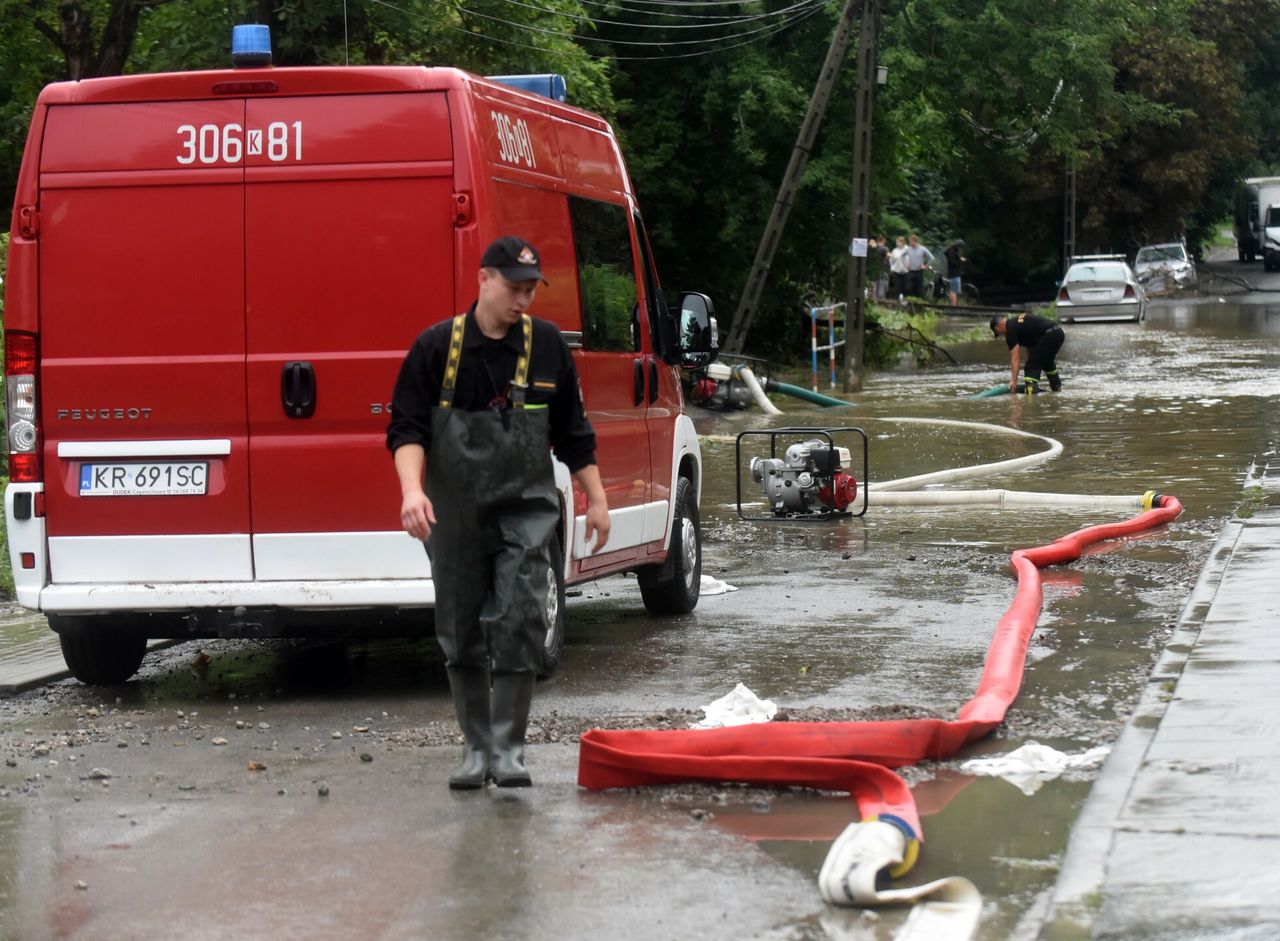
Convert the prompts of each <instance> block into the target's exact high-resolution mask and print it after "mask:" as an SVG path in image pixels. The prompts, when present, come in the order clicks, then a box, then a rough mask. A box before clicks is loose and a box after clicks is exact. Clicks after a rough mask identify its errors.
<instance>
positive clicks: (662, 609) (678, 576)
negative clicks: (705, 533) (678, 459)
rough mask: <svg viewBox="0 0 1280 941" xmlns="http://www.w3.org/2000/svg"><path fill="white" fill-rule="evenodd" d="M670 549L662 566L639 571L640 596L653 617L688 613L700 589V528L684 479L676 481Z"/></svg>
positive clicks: (695, 504) (694, 501)
mask: <svg viewBox="0 0 1280 941" xmlns="http://www.w3.org/2000/svg"><path fill="white" fill-rule="evenodd" d="M675 489H676V493H675V496H676V499H675V518H674V519H673V521H672V530H671V550H670V553H669V554H668V556H667V561H666V562H664V563H663V564H662V565H651V566H646V567H645V568H642V569H640V570H639V571H638V572H637V573H636V576H637V578H638V580H639V582H640V597H641V598H643V599H644V606H645V607H646V608H648V609H649V610H650V611H652V612H653V613H654V614H688V613H689V612H690V611H692V610H693V609H694V608H696V607H697V606H698V594H699V592H700V590H701V587H702V584H701V583H702V527H701V524H700V523H699V521H698V500H697V497H696V496H695V495H694V492H693V483H692V482H691V481H690V480H689V478H687V477H680V478H677V480H676V488H675Z"/></svg>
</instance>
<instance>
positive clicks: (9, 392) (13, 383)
mask: <svg viewBox="0 0 1280 941" xmlns="http://www.w3.org/2000/svg"><path fill="white" fill-rule="evenodd" d="M38 359H39V354H38V353H37V352H36V338H35V336H34V335H33V334H30V333H19V332H18V331H16V330H6V331H5V332H4V402H5V417H6V418H7V420H8V424H9V427H8V432H9V479H10V480H13V481H19V482H23V483H32V482H35V481H38V480H39V479H40V452H39V450H38V448H39V443H40V423H39V421H38V420H37V418H36V367H37V365H38Z"/></svg>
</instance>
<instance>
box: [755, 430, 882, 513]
mask: <svg viewBox="0 0 1280 941" xmlns="http://www.w3.org/2000/svg"><path fill="white" fill-rule="evenodd" d="M848 463H849V449H848V448H842V447H837V446H835V445H834V444H832V443H831V442H829V441H822V440H820V439H818V438H814V439H812V440H810V441H803V442H800V443H798V444H793V445H791V446H790V447H788V448H787V450H786V452H785V454H784V456H783V457H781V458H777V457H753V458H752V459H751V479H752V480H754V481H755V482H756V483H758V484H759V485H760V489H761V490H762V491H764V495H765V499H766V500H768V501H769V506H770V507H771V508H772V509H773V512H774V513H775V514H777V515H779V516H799V515H814V514H827V513H832V512H839V513H843V512H844V511H845V510H847V509H848V508H849V506H850V505H851V504H852V503H853V502H854V500H856V499H857V497H858V482H857V481H856V480H854V478H853V477H852V476H851V475H850V474H848V473H847V472H846V471H845V470H844V467H845V465H847V464H848Z"/></svg>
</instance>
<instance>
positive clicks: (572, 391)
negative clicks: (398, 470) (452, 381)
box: [387, 304, 596, 471]
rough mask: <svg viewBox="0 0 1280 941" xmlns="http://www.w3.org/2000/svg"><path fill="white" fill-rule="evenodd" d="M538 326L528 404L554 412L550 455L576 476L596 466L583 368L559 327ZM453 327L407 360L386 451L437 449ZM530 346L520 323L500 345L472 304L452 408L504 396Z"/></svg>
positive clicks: (447, 324) (420, 343)
mask: <svg viewBox="0 0 1280 941" xmlns="http://www.w3.org/2000/svg"><path fill="white" fill-rule="evenodd" d="M532 320H533V348H532V351H531V353H530V357H529V391H528V393H527V396H526V399H525V401H526V402H527V403H528V404H530V405H546V406H547V408H548V411H549V414H548V424H549V427H550V434H551V449H552V450H553V451H554V452H555V455H556V457H557V458H559V459H560V460H561V461H562V462H564V464H565V465H566V466H567V467H568V468H569V470H570V471H579V470H581V469H582V468H584V467H586V466H587V465H588V464H594V463H595V462H596V436H595V432H594V431H593V430H592V428H591V423H590V422H589V421H587V415H586V411H585V409H584V408H583V405H582V390H581V388H580V387H579V384H578V370H577V368H576V367H575V366H574V363H573V356H572V354H570V352H569V348H568V347H567V346H565V343H564V339H563V338H562V337H561V336H560V330H559V328H558V327H556V325H555V324H553V323H551V322H549V321H546V320H539V319H538V318H537V317H534V318H532ZM452 329H453V320H452V318H450V319H449V320H445V321H442V322H441V323H438V324H435V325H433V326H431V327H428V328H427V329H426V330H424V331H423V332H422V333H421V334H420V335H419V336H418V339H417V340H415V341H414V343H413V346H411V347H410V348H409V352H408V354H407V355H406V356H405V359H404V363H403V364H402V365H401V367H400V376H399V378H398V379H397V380H396V386H395V391H394V392H393V393H392V395H391V421H390V423H389V424H388V426H387V447H388V448H389V449H390V450H391V451H392V452H394V451H395V450H396V449H397V448H399V447H400V446H402V445H405V444H420V445H422V447H423V449H425V450H426V451H430V450H431V410H432V409H433V408H435V406H436V405H438V404H439V403H440V387H441V385H442V383H443V382H444V367H445V360H446V359H447V358H448V355H449V336H450V333H451V331H452ZM523 342H524V341H523V335H522V332H521V330H520V327H519V325H517V326H515V327H513V328H512V329H511V330H510V331H508V333H507V335H506V337H505V338H503V339H501V340H491V339H490V338H488V337H486V336H485V335H484V334H483V333H481V332H480V327H479V325H478V324H477V323H476V316H475V305H474V304H472V305H471V309H470V310H468V311H467V323H466V329H465V331H464V332H463V335H462V357H461V359H460V360H459V363H458V378H457V380H456V385H455V387H454V396H453V407H454V408H457V409H461V410H463V411H467V412H478V411H483V410H484V409H486V408H489V407H490V405H491V404H492V403H493V402H494V400H495V399H499V398H503V397H505V396H506V395H507V393H508V392H509V386H510V383H511V380H512V379H513V378H514V377H515V373H516V361H517V360H518V359H519V358H520V352H521V350H522V348H523Z"/></svg>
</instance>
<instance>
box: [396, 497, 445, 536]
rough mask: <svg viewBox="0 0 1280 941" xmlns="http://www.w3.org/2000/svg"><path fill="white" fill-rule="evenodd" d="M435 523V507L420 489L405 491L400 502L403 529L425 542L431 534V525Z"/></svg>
mask: <svg viewBox="0 0 1280 941" xmlns="http://www.w3.org/2000/svg"><path fill="white" fill-rule="evenodd" d="M435 524H436V511H435V507H433V506H432V505H431V500H430V499H429V498H428V497H427V495H426V494H425V493H423V492H422V491H421V490H415V491H413V492H411V493H406V494H405V495H404V500H403V501H402V502H401V504H400V525H402V526H403V527H404V531H405V532H406V533H408V534H409V535H410V536H412V537H413V538H414V539H420V540H422V541H423V542H426V541H427V537H428V536H430V535H431V527H432V526H434V525H435Z"/></svg>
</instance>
